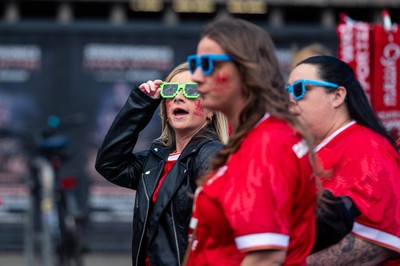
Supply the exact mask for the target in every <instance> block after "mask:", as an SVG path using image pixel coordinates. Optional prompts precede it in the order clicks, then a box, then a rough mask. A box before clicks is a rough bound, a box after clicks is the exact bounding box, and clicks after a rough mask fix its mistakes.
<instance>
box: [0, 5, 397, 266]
mask: <svg viewBox="0 0 400 266" xmlns="http://www.w3.org/2000/svg"><path fill="white" fill-rule="evenodd" d="M384 9H386V10H387V11H388V12H389V14H390V18H391V21H392V23H398V22H399V21H400V1H399V0H313V1H310V0H112V1H102V0H70V1H64V0H48V1H38V0H0V129H6V130H9V131H12V132H14V133H15V132H18V133H21V132H22V133H23V134H25V135H29V134H30V135H33V133H34V132H36V133H37V132H39V131H40V130H42V129H43V128H45V127H49V126H50V127H51V126H54V125H49V124H48V123H49V117H53V118H54V117H57V118H58V119H59V120H58V122H59V125H61V126H60V128H61V129H60V131H62V135H63V136H65V137H67V139H68V141H69V142H68V155H69V156H68V160H65V162H63V163H64V164H63V166H62V168H61V170H60V175H67V176H74V177H76V180H77V184H76V186H74V188H73V189H74V193H75V195H76V198H77V200H78V202H79V206H80V207H81V210H82V211H83V212H84V213H85V215H86V216H85V217H86V218H87V219H85V225H84V230H83V231H82V234H83V236H84V245H85V250H86V252H87V254H102V253H104V252H108V253H113V254H114V253H115V254H122V255H121V256H122V258H123V259H124V261H125V262H126V263H125V264H124V263H120V265H129V263H130V262H129V252H130V251H129V249H130V236H131V221H132V215H133V213H132V206H133V201H134V196H135V193H134V191H129V190H126V189H122V188H118V187H116V186H114V185H111V184H108V183H107V182H106V181H104V180H103V179H102V178H101V177H100V176H99V175H98V174H97V173H96V172H95V170H94V168H93V165H94V159H95V156H96V152H97V148H98V147H99V145H100V143H101V141H102V138H103V137H104V135H105V133H106V131H107V129H108V127H109V126H110V123H111V122H112V120H113V119H114V117H115V115H116V113H117V112H118V111H119V109H120V108H121V107H122V105H123V103H124V102H125V100H126V98H127V96H128V93H129V91H130V90H131V88H132V87H133V86H135V85H137V84H140V83H141V82H144V81H147V80H149V79H155V78H164V77H165V76H166V74H167V73H168V72H169V71H170V70H171V69H172V68H173V67H174V66H175V65H177V64H178V63H180V62H183V61H185V60H186V57H187V56H188V55H189V54H192V53H195V51H196V44H197V41H198V36H199V33H200V31H201V29H202V27H203V25H204V24H206V23H207V22H209V21H210V20H212V19H213V18H216V17H218V16H223V15H228V16H234V17H240V18H244V19H247V20H249V21H252V22H254V23H256V24H258V25H260V26H261V27H263V28H265V29H266V30H267V31H268V32H269V33H270V35H271V36H272V38H273V40H274V42H275V45H276V48H277V55H278V58H279V61H280V64H281V68H282V71H283V73H284V74H285V75H287V73H288V72H289V71H290V68H291V66H292V63H293V61H294V60H295V57H296V55H297V52H298V51H299V50H300V49H301V48H303V47H305V46H308V45H310V44H314V43H318V44H321V45H323V46H324V47H325V48H326V49H328V51H329V53H331V54H332V55H336V54H337V52H338V35H337V26H338V24H339V21H340V18H341V16H342V15H343V14H345V15H347V16H348V17H350V18H351V19H354V20H356V21H363V22H367V23H371V24H372V23H378V24H379V23H383V20H384V19H383V17H382V11H383V10H384ZM249 42H251V40H249ZM58 133H60V132H58ZM159 134H160V123H159V119H158V115H157V114H156V115H155V116H154V117H153V120H152V122H151V123H150V125H149V126H148V127H147V128H146V129H145V130H144V131H143V133H142V135H141V138H140V140H139V144H138V145H137V147H136V148H135V150H143V149H146V148H147V147H148V146H149V144H150V142H151V140H153V139H154V138H155V137H157V136H159ZM26 146H27V145H26V143H24V142H23V141H21V139H18V138H17V137H10V136H8V137H5V138H0V265H11V264H8V263H5V261H4V260H5V258H6V257H5V254H15V253H17V254H19V253H21V254H23V250H24V234H25V232H26V231H25V229H24V228H25V226H26V222H27V219H28V218H27V212H28V209H29V206H30V205H29V194H30V187H29V185H28V184H29V180H30V178H31V174H32V172H31V170H30V160H31V158H32V157H31V153H30V152H31V151H32V150H31V149H29V148H27V147H26ZM21 256H22V255H21ZM121 256H120V257H119V258H121ZM117 257H118V256H117ZM106 258H110V257H109V256H106V257H105V258H103V259H100V261H101V260H102V261H104V260H105V259H106ZM2 259H3V261H2ZM97 265H100V264H97Z"/></svg>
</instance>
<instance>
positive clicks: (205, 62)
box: [201, 57, 211, 72]
mask: <svg viewBox="0 0 400 266" xmlns="http://www.w3.org/2000/svg"><path fill="white" fill-rule="evenodd" d="M210 60H211V59H210V58H209V57H202V58H201V68H202V69H203V71H204V72H210V68H211V62H210Z"/></svg>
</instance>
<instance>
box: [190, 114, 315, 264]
mask: <svg viewBox="0 0 400 266" xmlns="http://www.w3.org/2000/svg"><path fill="white" fill-rule="evenodd" d="M307 152H308V148H307V146H306V145H305V143H304V141H302V139H301V138H300V136H299V135H298V134H297V133H296V132H295V131H294V130H293V129H292V128H291V127H289V125H288V124H287V123H286V122H284V121H283V120H278V119H276V118H273V117H266V118H265V119H264V120H263V121H261V122H260V123H259V124H258V125H257V126H256V127H255V128H254V129H253V130H252V131H250V132H249V134H248V135H247V136H246V137H245V138H244V139H243V142H242V144H241V145H240V148H239V149H238V150H237V151H236V152H235V153H234V154H232V155H231V157H230V159H229V161H228V162H227V164H226V165H225V166H223V167H221V168H220V169H219V170H218V171H217V172H216V173H215V174H213V175H212V176H211V177H210V178H209V180H208V182H207V183H206V184H205V185H204V186H203V188H202V189H200V188H199V189H198V190H197V191H196V198H195V205H194V212H193V218H192V221H191V227H192V228H194V227H196V226H197V227H196V235H195V236H194V237H195V239H194V241H193V245H192V250H191V252H190V255H189V261H188V265H240V263H241V261H242V260H243V258H244V256H245V255H246V252H248V251H253V250H268V249H282V250H286V251H287V256H286V262H285V264H287V265H305V259H306V257H307V255H308V254H309V252H310V251H311V249H312V247H313V244H314V238H315V216H314V210H315V201H316V185H315V179H314V178H313V177H312V170H311V166H310V163H309V160H308V156H307Z"/></svg>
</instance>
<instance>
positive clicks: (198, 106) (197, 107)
mask: <svg viewBox="0 0 400 266" xmlns="http://www.w3.org/2000/svg"><path fill="white" fill-rule="evenodd" d="M195 106H196V110H199V111H202V112H203V111H204V107H203V105H202V104H201V101H200V100H196V105H195Z"/></svg>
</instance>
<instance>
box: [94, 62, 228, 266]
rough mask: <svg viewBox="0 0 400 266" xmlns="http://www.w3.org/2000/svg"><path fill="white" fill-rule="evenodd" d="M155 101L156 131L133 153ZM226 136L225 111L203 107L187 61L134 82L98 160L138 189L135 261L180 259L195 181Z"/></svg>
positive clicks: (119, 181)
mask: <svg viewBox="0 0 400 266" xmlns="http://www.w3.org/2000/svg"><path fill="white" fill-rule="evenodd" d="M158 106H160V116H161V123H162V125H161V127H162V132H161V136H160V137H159V138H158V139H156V140H155V141H154V142H153V143H152V145H151V147H150V149H149V150H146V151H143V152H135V153H132V150H133V148H134V147H135V146H136V144H137V140H138V136H139V133H140V131H142V130H143V129H144V128H145V127H146V126H147V124H148V123H149V121H150V119H151V118H152V116H153V114H154V112H156V110H157V108H158ZM227 138H228V124H227V120H226V118H225V116H224V115H222V114H221V113H219V112H213V111H211V110H208V109H206V108H204V107H203V105H202V99H200V98H199V94H198V92H197V84H196V83H193V82H192V81H191V75H190V72H189V70H188V65H187V63H183V64H180V65H178V66H177V67H176V68H174V69H173V70H172V72H171V73H170V74H169V75H168V76H167V78H166V81H162V80H154V81H153V80H150V81H148V82H145V83H142V84H141V85H139V87H137V88H133V89H132V91H131V93H130V95H129V98H128V99H127V101H126V103H125V105H124V106H123V108H122V109H121V111H120V112H119V113H118V115H117V117H116V118H115V120H114V122H113V124H112V125H111V127H110V129H109V131H108V133H107V135H106V137H105V139H104V141H103V144H102V145H101V147H100V149H99V151H98V155H97V160H96V169H97V171H98V172H99V173H100V174H101V175H102V176H103V177H104V178H106V179H107V180H108V181H110V182H112V183H114V184H116V185H119V186H122V187H126V188H129V189H133V190H136V198H135V207H134V217H133V232H132V233H133V236H132V265H140V266H143V265H181V262H182V260H183V258H184V255H185V251H186V249H187V244H188V234H189V221H190V218H191V213H192V205H193V197H192V196H191V194H194V191H195V189H196V185H197V184H196V181H197V179H198V178H199V177H201V176H202V175H203V174H204V172H206V171H207V170H208V165H209V161H210V160H211V159H212V158H213V155H214V154H215V153H216V152H217V151H218V150H219V149H220V148H221V147H222V143H223V142H224V141H226V140H227Z"/></svg>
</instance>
